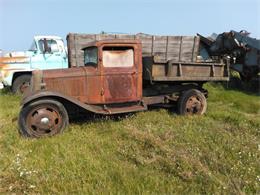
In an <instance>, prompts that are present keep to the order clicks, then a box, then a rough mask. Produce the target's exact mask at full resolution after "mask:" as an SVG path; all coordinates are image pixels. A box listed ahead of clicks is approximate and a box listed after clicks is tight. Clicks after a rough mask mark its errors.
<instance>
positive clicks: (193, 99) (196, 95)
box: [178, 89, 207, 115]
mask: <svg viewBox="0 0 260 195" xmlns="http://www.w3.org/2000/svg"><path fill="white" fill-rule="evenodd" d="M206 110H207V100H206V98H205V96H204V94H203V93H201V92H200V91H199V90H196V89H190V90H188V91H185V92H184V93H183V94H182V95H181V96H180V98H179V100H178V111H179V113H180V114H182V115H192V114H198V115H202V114H204V113H205V112H206Z"/></svg>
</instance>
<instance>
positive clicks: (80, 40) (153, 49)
mask: <svg viewBox="0 0 260 195" xmlns="http://www.w3.org/2000/svg"><path fill="white" fill-rule="evenodd" d="M109 39H139V40H141V42H142V53H143V56H155V58H154V59H155V60H156V59H157V60H158V62H162V61H164V62H166V61H168V60H174V61H181V62H195V61H196V58H197V55H198V52H199V37H197V36H152V35H147V34H141V33H140V34H136V35H124V34H69V35H68V44H69V47H68V53H69V56H70V57H69V58H70V59H69V62H70V64H72V65H73V66H75V65H76V66H80V65H83V61H84V60H83V51H82V49H83V48H84V46H85V45H86V44H88V43H90V42H93V41H96V40H109Z"/></svg>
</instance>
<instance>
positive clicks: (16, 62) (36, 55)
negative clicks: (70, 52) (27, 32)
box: [0, 36, 68, 93]
mask: <svg viewBox="0 0 260 195" xmlns="http://www.w3.org/2000/svg"><path fill="white" fill-rule="evenodd" d="M67 59H68V57H67V51H66V48H65V46H64V43H63V40H62V38H60V37H58V36H35V37H34V39H33V42H32V44H31V47H30V48H29V50H28V51H25V52H9V53H6V54H5V55H4V56H3V57H1V58H0V83H1V86H3V87H11V90H12V92H14V93H23V92H24V89H25V88H26V87H27V86H28V85H29V84H30V79H31V75H32V71H33V70H37V69H57V68H68V60H67Z"/></svg>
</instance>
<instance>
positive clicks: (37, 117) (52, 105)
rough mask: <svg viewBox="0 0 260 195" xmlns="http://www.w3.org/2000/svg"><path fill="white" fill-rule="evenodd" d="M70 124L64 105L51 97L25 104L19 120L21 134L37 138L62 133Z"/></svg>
mask: <svg viewBox="0 0 260 195" xmlns="http://www.w3.org/2000/svg"><path fill="white" fill-rule="evenodd" d="M68 124H69V118H68V113H67V111H66V109H65V108H64V106H63V105H62V104H61V103H60V102H58V101H56V100H51V99H42V100H37V101H34V102H31V103H29V104H27V105H25V106H24V107H23V108H22V110H21V111H20V115H19V120H18V125H19V131H20V133H21V135H23V136H25V137H35V138H40V137H46V136H47V137H48V136H53V135H55V134H58V133H61V132H63V130H64V129H65V128H66V127H67V126H68Z"/></svg>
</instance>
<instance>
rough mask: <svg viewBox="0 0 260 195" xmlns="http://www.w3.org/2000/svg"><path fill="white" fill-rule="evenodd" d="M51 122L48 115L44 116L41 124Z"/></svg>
mask: <svg viewBox="0 0 260 195" xmlns="http://www.w3.org/2000/svg"><path fill="white" fill-rule="evenodd" d="M49 122H50V120H49V119H48V118H47V117H44V118H42V119H41V124H42V125H48V124H49Z"/></svg>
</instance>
